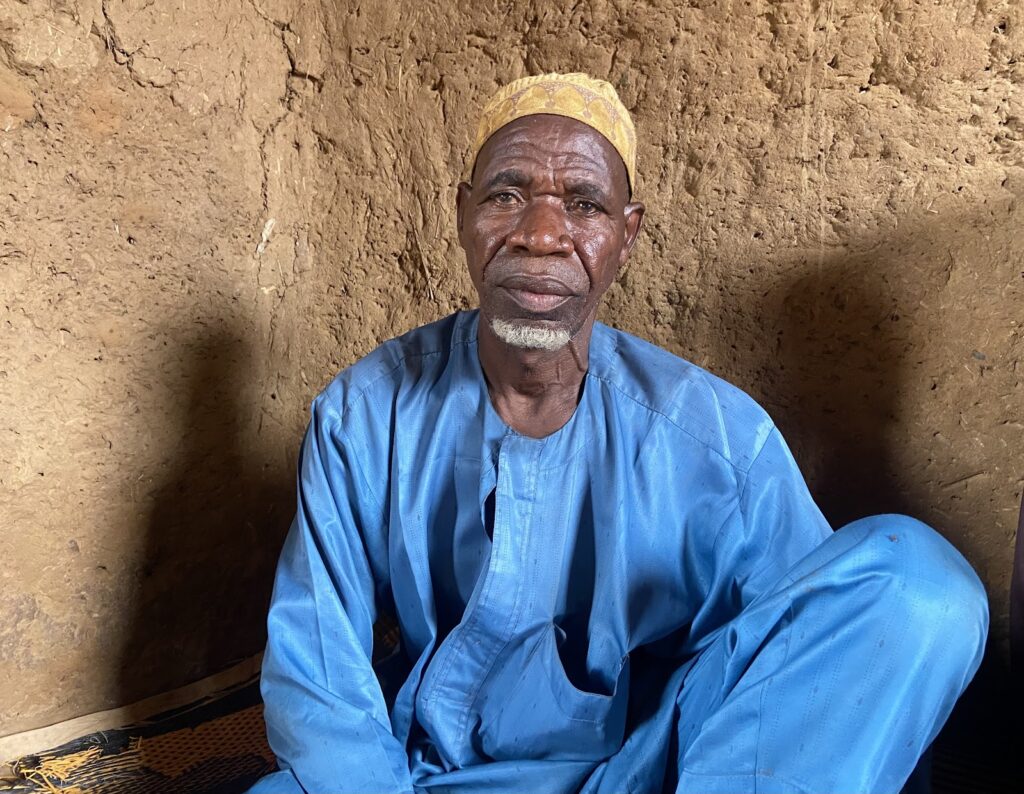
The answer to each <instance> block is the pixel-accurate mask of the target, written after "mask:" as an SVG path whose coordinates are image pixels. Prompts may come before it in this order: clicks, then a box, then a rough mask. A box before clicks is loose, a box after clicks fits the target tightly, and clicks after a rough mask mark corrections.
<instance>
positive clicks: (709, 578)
mask: <svg viewBox="0 0 1024 794" xmlns="http://www.w3.org/2000/svg"><path fill="white" fill-rule="evenodd" d="M635 149H636V146H635V136H634V131H633V125H632V122H631V120H630V118H629V114H628V113H627V111H626V109H625V108H624V107H623V106H622V104H621V103H620V102H619V100H618V97H617V96H616V95H615V92H614V90H613V89H612V88H611V86H610V85H608V84H607V83H604V82H601V81H597V80H592V79H590V78H588V77H586V76H584V75H578V74H570V75H543V76H539V77H528V78H524V79H522V80H518V81H516V82H514V83H512V84H510V85H508V86H506V87H504V88H503V89H502V90H500V91H499V92H498V94H497V95H496V96H495V97H494V98H493V99H492V100H491V102H490V103H489V104H488V105H487V107H486V109H485V110H484V112H483V115H482V119H481V121H480V127H479V132H478V135H477V139H476V147H475V164H474V167H473V172H472V176H471V181H470V182H466V183H463V184H461V185H459V190H458V231H459V240H460V242H461V244H462V247H463V249H464V250H465V254H466V261H467V264H468V266H469V272H470V274H471V276H472V280H473V284H474V286H475V287H476V290H477V292H478V294H479V297H480V309H479V311H474V312H464V313H458V314H456V315H453V316H451V317H448V318H446V319H443V320H440V321H438V322H436V323H434V324H432V325H428V326H425V327H423V328H418V329H416V330H414V331H411V332H409V333H407V334H406V335H405V336H402V337H399V338H398V339H394V340H392V341H390V342H387V343H385V344H384V345H382V346H381V347H380V348H378V349H377V350H376V351H374V352H373V353H371V354H370V355H369V356H367V357H366V358H364V359H363V360H362V361H359V362H358V363H356V364H355V365H353V366H352V367H350V368H349V369H347V370H345V371H344V372H342V373H341V375H339V376H338V377H337V378H336V379H335V380H334V382H333V383H331V384H330V385H329V386H328V387H327V389H326V390H325V391H324V392H323V394H321V395H320V396H319V397H318V398H317V399H316V400H315V401H314V403H313V408H312V418H311V422H310V426H309V431H308V433H307V435H306V438H305V442H304V444H303V447H302V454H301V462H300V466H299V494H298V500H299V505H298V514H297V516H296V518H295V522H294V524H293V526H292V529H291V533H290V535H289V537H288V540H287V542H286V544H285V547H284V550H283V552H282V555H281V561H280V565H279V568H278V573H277V580H276V584H275V590H274V598H273V604H272V606H271V610H270V617H269V642H268V645H267V653H266V657H265V660H264V665H263V694H264V698H265V701H266V719H267V726H268V734H269V738H270V743H271V746H272V747H273V749H274V752H275V753H276V754H277V756H278V759H279V761H280V767H281V771H279V772H277V773H275V774H273V775H271V776H269V777H267V778H264V779H263V780H262V781H260V782H259V783H258V784H257V785H256V787H255V788H254V789H253V791H255V792H280V793H281V794H284V793H285V792H313V793H315V794H323V793H326V792H360V793H362V794H365V793H367V792H413V791H416V792H455V791H465V792H475V791H481V792H483V791H487V792H559V793H561V792H608V793H609V794H617V793H619V792H660V791H680V792H748V791H749V792H753V791H758V792H791V791H803V792H814V794H821V793H822V792H873V793H877V792H886V791H892V792H894V791H898V790H899V788H900V787H901V785H902V784H903V782H904V780H905V779H906V778H907V776H908V775H909V774H910V772H911V770H912V769H913V767H914V764H915V761H916V760H917V758H918V756H919V755H920V753H921V752H922V751H923V750H924V748H926V747H927V746H928V744H929V743H930V742H931V740H932V739H933V738H934V736H935V734H936V732H937V731H938V729H939V727H940V726H941V725H942V723H943V722H944V720H945V719H946V717H947V716H948V714H949V711H950V709H951V708H952V705H953V703H954V701H955V700H956V698H957V697H958V696H959V694H960V693H961V692H962V690H963V688H964V687H965V686H966V684H967V682H968V681H969V680H970V678H971V676H972V675H973V674H974V671H975V669H976V668H977V665H978V663H979V661H980V656H981V653H982V646H983V644H984V639H985V634H986V630H987V621H988V616H987V608H986V601H985V595H984V592H983V590H982V587H981V585H980V584H979V582H978V580H977V578H976V577H975V575H974V573H973V572H972V571H971V569H970V567H969V566H968V565H967V563H966V562H965V561H964V560H963V559H962V558H961V556H960V555H959V554H958V553H957V552H956V551H955V550H954V549H953V548H952V547H951V546H950V545H949V544H947V543H946V542H945V541H944V540H943V539H942V538H941V537H939V536H938V535H937V534H935V533H934V532H932V531H931V530H929V529H928V528H927V527H925V526H923V525H922V524H920V523H918V522H916V521H914V520H912V519H909V518H905V517H901V516H884V517H875V518H870V519H864V520H861V521H858V522H856V523H854V524H851V525H849V526H847V527H845V528H843V529H841V530H839V531H838V532H835V533H833V532H832V530H831V528H830V527H829V525H828V524H827V522H826V521H825V519H824V518H823V517H822V515H821V513H820V512H819V510H818V508H817V507H816V506H815V504H814V502H813V500H812V499H811V497H810V495H809V494H808V491H807V487H806V486H805V484H804V481H803V479H802V477H801V476H800V472H799V471H798V469H797V466H796V464H795V463H794V461H793V458H792V456H791V455H790V453H789V451H788V449H787V448H786V445H785V443H784V442H783V440H782V437H781V436H780V434H779V431H778V430H777V429H776V428H775V427H774V425H773V424H772V421H771V419H769V418H768V416H767V415H766V414H765V413H764V411H762V410H761V408H759V407H758V406H757V405H756V404H755V403H754V402H753V401H752V400H751V399H750V398H749V397H747V396H746V395H745V394H743V393H742V392H741V391H739V390H738V389H736V388H734V387H733V386H730V385H729V384H727V383H724V382H723V381H721V380H719V379H718V378H716V377H714V376H713V375H711V374H709V373H707V372H705V371H703V370H701V369H700V368H698V367H696V366H694V365H692V364H689V363H687V362H685V361H682V360H680V359H678V358H676V357H675V356H672V355H670V354H669V353H666V352H665V351H663V350H660V349H658V348H656V347H653V346H652V345H650V344H648V343H646V342H643V341H641V340H639V339H636V338H634V337H632V336H629V335H628V334H625V333H622V332H620V331H616V330H613V329H611V328H609V327H607V326H604V325H602V324H600V323H597V322H595V315H596V312H597V309H598V305H599V303H600V300H601V297H602V295H603V294H604V292H605V291H606V290H607V289H608V287H609V285H610V284H611V283H612V281H613V279H614V278H615V275H616V273H617V272H618V270H619V268H620V267H621V266H622V265H623V263H624V262H625V261H626V258H627V257H628V256H629V253H630V251H631V250H632V248H633V244H634V242H635V241H636V238H637V234H638V233H639V230H640V224H641V221H642V219H643V214H644V207H643V205H642V204H640V203H638V202H636V201H633V200H632V198H631V191H632V189H633V187H634V186H635V184H636V181H635V176H636V175H635V167H634V161H635ZM382 614H390V615H393V616H394V617H395V619H396V620H397V623H398V626H399V628H400V631H401V649H400V652H399V653H398V654H397V655H396V656H395V657H394V658H393V659H392V660H391V661H390V665H391V669H390V670H389V672H388V674H387V675H385V676H380V677H379V676H378V674H377V673H375V670H374V668H373V667H372V666H371V656H372V651H373V648H372V645H373V626H374V623H375V622H376V621H377V620H378V617H379V616H381V615H382ZM382 681H383V682H384V683H385V686H384V687H383V688H382V685H381V682H382ZM389 683H394V686H389V685H388V684H389Z"/></svg>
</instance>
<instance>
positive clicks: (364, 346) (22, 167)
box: [0, 0, 1024, 735]
mask: <svg viewBox="0 0 1024 794" xmlns="http://www.w3.org/2000/svg"><path fill="white" fill-rule="evenodd" d="M403 5H405V6H406V7H405V8H400V7H399V4H393V3H387V2H365V3H357V2H354V1H353V2H347V3H345V2H342V3H337V2H323V3H318V2H312V1H309V2H299V0H220V1H219V2H216V3H196V2H187V1H186V0H161V1H160V2H155V3H154V2H151V0H124V1H123V2H122V1H119V0H102V2H101V0H2V2H0V299H2V300H0V406H2V411H3V414H2V418H0V516H2V524H0V680H3V681H5V682H7V683H6V685H5V686H4V687H3V688H0V735H2V734H4V733H9V732H13V731H16V730H21V729H26V728H29V727H33V726H37V725H42V724H46V723H50V722H54V721H56V720H60V719H63V718H67V717H71V716H75V715H79V714H83V713H87V712H90V711H94V710H97V709H101V708H105V707H109V706H113V705H116V704H119V703H125V702H128V701H131V700H134V699H137V698H140V697H142V696H145V695H149V694H153V693H156V692H159V691H164V690H166V689H169V688H171V687H174V686H177V685H180V684H183V683H185V682H188V681H190V680H194V679H196V678H199V677H201V676H203V675H205V674H207V673H210V672H213V671H215V670H217V669H220V668H222V667H224V666H225V665H227V664H228V663H230V662H231V661H232V660H234V659H237V658H240V657H243V656H246V655H248V654H251V653H254V652H256V651H257V650H259V649H260V648H261V646H262V643H263V631H264V629H263V617H264V612H265V608H266V603H267V599H268V597H269V590H270V579H271V575H272V569H273V563H274V560H275V558H276V554H277V551H278V549H279V546H280V542H281V540H282V538H283V534H284V532H285V531H286V529H287V524H288V522H289V520H290V514H291V511H292V509H293V496H292V490H293V474H292V469H293V465H294V457H295V452H296V449H297V445H298V443H299V440H300V435H301V432H302V428H303V426H304V423H305V418H306V406H307V405H308V402H309V400H310V399H311V398H312V397H313V396H314V395H315V394H316V393H317V392H318V391H319V389H320V388H322V386H323V385H324V384H325V383H326V382H327V381H328V380H329V379H330V378H331V377H332V375H333V374H334V373H335V372H336V371H337V370H338V369H340V368H341V367H344V366H345V365H347V364H348V363H350V362H352V361H353V360H354V359H356V358H357V357H358V356H360V355H361V354H363V353H365V352H367V351H368V350H370V349H371V348H372V347H373V346H374V345H376V344H377V343H378V342H379V341H381V340H383V339H385V338H387V337H389V336H392V335H394V334H395V333H398V332H401V331H403V330H406V329H408V328H410V327H412V326H414V325H416V324H419V323H422V322H426V321H428V320H431V319H434V318H436V317H439V316H441V315H443V314H446V313H448V312H451V311H453V310H455V309H457V308H460V307H467V306H470V305H472V295H471V291H470V284H469V280H468V278H467V277H466V276H465V274H464V273H463V268H462V261H461V257H460V252H459V250H458V247H457V244H456V239H455V235H454V233H453V228H454V188H455V185H456V184H457V182H458V179H459V177H460V174H461V173H462V169H463V166H464V162H465V157H466V153H467V150H468V147H469V143H470V137H471V132H472V128H473V124H474V123H475V121H474V120H475V112H476V110H477V109H478V108H479V107H480V105H481V104H482V102H483V101H485V99H486V97H487V96H488V95H489V94H490V92H491V91H493V89H494V88H495V87H496V86H497V85H499V84H501V83H504V82H506V81H508V80H509V79H512V78H514V77H517V76H520V75H523V74H526V73H536V72H540V71H548V70H585V71H589V72H591V73H593V74H595V75H598V76H601V77H606V78H608V79H610V80H611V81H612V82H613V83H614V84H615V85H616V86H617V87H618V89H619V91H620V93H621V95H622V97H623V99H624V101H625V102H626V104H627V105H628V106H629V107H630V108H631V110H632V111H633V113H634V114H635V118H636V122H637V125H638V130H639V135H640V140H641V146H640V157H639V169H640V180H639V189H638V195H639V196H640V197H641V198H642V199H643V200H645V201H646V202H647V204H648V216H647V225H646V229H645V231H644V233H643V235H642V239H641V242H640V244H639V246H638V251H637V254H636V256H635V260H634V261H633V262H632V263H631V265H630V266H629V267H628V268H627V270H626V271H625V272H624V273H623V274H622V276H621V278H620V279H619V282H618V283H617V284H616V285H615V286H614V287H613V288H612V291H611V293H610V295H609V299H608V302H607V306H606V310H605V312H604V316H603V319H605V320H606V321H607V322H610V323H612V324H614V325H617V326H619V327H622V328H624V329H626V330H629V331H632V332H634V333H637V334H640V335H642V336H645V337H647V338H649V339H651V340H653V341H655V342H656V343H658V344H661V345H663V346H665V347H666V348H668V349H670V350H672V351H674V352H676V353H679V354H681V355H683V356H686V357H688V358H690V359H692V360H694V361H696V362H697V363H699V364H701V365H703V366H706V367H708V368H710V369H711V370H713V371H715V372H717V373H719V374H721V375H723V376H724V377H726V378H728V379H731V380H732V381H733V382H735V383H737V384H738V385H740V386H742V387H744V388H745V389H747V390H748V391H750V392H751V393H752V394H753V395H754V396H755V397H757V398H758V399H760V400H761V401H762V403H763V404H764V405H765V406H766V407H767V408H768V410H769V411H770V412H771V413H772V414H773V415H774V416H775V418H776V420H777V421H778V423H779V425H780V426H781V427H782V429H783V431H784V432H785V434H786V436H787V438H788V439H789V440H790V442H791V445H792V446H793V448H794V451H795V454H796V455H797V458H798V460H799V461H800V463H801V465H802V466H803V467H804V469H805V472H806V474H807V475H808V478H809V481H810V483H811V485H812V489H813V490H814V491H815V493H816V494H817V495H818V497H819V499H820V501H821V503H822V505H823V507H824V509H825V510H826V512H827V514H828V515H829V516H830V518H831V519H832V520H833V521H834V523H836V524H841V523H843V522H845V521H846V520H848V519H851V518H853V517H856V516H858V515H863V514H867V513H873V512H880V511H884V510H901V511H906V512H910V513H912V514H914V515H916V516H919V517H921V518H923V519H925V520H927V521H929V522H930V523H932V524H933V525H934V526H935V527H936V528H937V529H939V530H940V531H941V532H942V533H944V534H945V535H946V536H947V537H948V538H949V539H950V540H951V541H953V542H954V543H955V544H956V545H957V546H958V547H959V548H960V549H961V550H962V551H963V552H964V553H965V554H966V555H967V556H968V557H969V558H970V560H971V561H972V562H973V564H974V565H975V566H976V567H977V569H978V571H979V572H980V574H981V575H982V577H983V578H984V580H985V581H986V584H987V586H988V588H989V592H990V596H991V604H992V611H993V618H994V631H995V635H996V637H997V638H1004V637H1005V632H1006V619H1007V618H1006V615H1007V590H1008V584H1009V571H1010V559H1011V549H1012V533H1013V529H1014V527H1015V521H1016V511H1017V507H1018V505H1019V504H1020V499H1021V491H1022V481H1024V454H1022V453H1024V424H1022V423H1024V383H1022V381H1024V366H1022V363H1021V360H1022V356H1024V340H1022V328H1021V323H1022V322H1024V310H1022V306H1024V301H1022V298H1024V251H1022V242H1021V234H1020V231H1019V230H1020V229H1021V227H1022V223H1024V167H1022V164H1024V6H1022V4H1020V3H1017V2H1013V0H970V1H968V0H945V1H944V2H912V1H911V0H895V1H892V2H889V1H887V2H861V0H834V1H830V2H826V3H812V2H773V3H769V2H765V0H751V1H750V2H725V1H724V0H723V1H722V2H714V1H713V0H708V1H707V2H697V1H696V0H695V1H694V2H690V3H670V2H661V1H656V2H648V3H623V2H600V1H596V2H581V3H575V4H572V5H571V9H569V10H559V9H556V8H555V7H554V4H549V3H543V2H480V3H472V4H463V5H461V6H459V7H458V8H454V7H453V6H452V4H450V3H448V2H438V1H436V0H422V2H417V3H410V4H403ZM997 644H998V643H997ZM997 654H998V648H997Z"/></svg>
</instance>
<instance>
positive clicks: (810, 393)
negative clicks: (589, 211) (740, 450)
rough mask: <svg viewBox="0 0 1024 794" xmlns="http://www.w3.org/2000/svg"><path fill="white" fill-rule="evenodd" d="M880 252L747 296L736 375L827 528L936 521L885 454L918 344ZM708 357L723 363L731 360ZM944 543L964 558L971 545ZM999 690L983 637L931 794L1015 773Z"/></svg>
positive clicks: (997, 652)
mask: <svg viewBox="0 0 1024 794" xmlns="http://www.w3.org/2000/svg"><path fill="white" fill-rule="evenodd" d="M886 247H889V246H886ZM882 250H883V247H881V246H879V247H877V248H875V250H874V251H873V252H872V253H871V255H870V256H864V255H854V256H851V257H849V258H842V257H839V258H831V259H826V260H825V261H823V262H817V261H804V262H802V263H800V265H799V266H798V267H796V268H791V269H788V272H793V271H794V270H795V271H797V275H795V276H794V277H792V278H790V279H789V280H788V281H786V282H784V283H782V284H781V285H774V286H770V287H766V289H765V290H762V291H760V292H759V293H758V294H761V295H765V296H766V297H765V299H764V301H763V303H762V304H761V305H760V306H753V307H751V317H750V318H749V322H750V323H751V327H749V328H747V332H748V333H750V334H751V335H752V336H751V338H752V339H754V340H755V344H754V345H752V346H748V347H749V349H750V350H751V351H752V353H751V360H750V361H749V362H748V363H750V364H753V365H754V366H752V367H750V368H748V370H747V371H748V372H749V371H750V370H751V369H756V371H757V372H758V373H759V382H758V383H757V384H754V385H752V388H751V390H752V391H753V392H754V393H755V395H756V396H757V397H758V398H759V400H760V401H761V402H762V403H763V404H764V405H765V407H766V408H767V409H768V410H769V412H770V413H771V414H772V416H773V418H774V419H775V420H776V422H777V424H778V425H779V427H780V429H781V430H782V432H783V435H784V437H785V438H786V439H787V441H788V442H789V443H790V445H791V446H792V448H793V450H794V455H795V456H796V458H797V460H798V461H799V463H800V466H801V469H802V470H803V471H804V474H805V476H806V477H807V480H808V483H809V485H810V488H811V490H812V492H813V494H814V497H815V500H816V501H817V502H818V504H819V506H820V507H821V509H822V512H823V513H824V514H825V516H826V517H827V518H828V520H829V521H830V523H831V524H832V525H833V526H834V527H837V528H838V527H841V526H843V525H845V524H847V523H849V522H850V521H852V520H855V519H857V518H860V517H863V516H866V515H874V514H879V513H889V512H898V513H906V514H908V515H912V516H915V517H918V518H922V519H924V520H929V518H930V517H932V518H934V517H935V516H936V515H937V513H936V508H937V506H936V505H933V504H930V500H929V498H928V496H927V495H926V493H925V489H924V487H923V486H922V485H921V484H919V483H915V481H914V474H913V473H908V472H904V471H901V470H900V464H899V462H898V456H897V454H896V453H897V450H898V446H897V445H899V444H901V443H903V441H902V440H901V439H902V436H901V435H900V433H902V432H903V431H902V430H900V427H899V426H900V425H904V424H906V423H907V420H908V417H901V416H900V408H901V406H900V402H901V393H902V392H903V391H904V389H905V387H909V386H910V385H911V384H909V383H908V382H907V379H908V375H909V373H910V372H911V365H912V364H913V362H910V361H907V360H906V358H907V354H908V352H909V351H910V350H912V349H914V348H917V349H920V348H922V347H924V345H923V340H921V339H920V338H919V336H920V334H921V333H922V331H921V330H920V329H917V330H915V328H914V323H913V320H912V318H910V317H909V316H904V313H903V312H902V311H901V306H916V305H917V301H918V300H919V299H920V296H913V295H911V296H909V298H908V296H907V295H906V294H900V295H897V294H896V293H895V291H894V290H892V289H891V287H890V285H889V283H888V282H887V280H886V274H887V273H890V272H896V271H894V270H893V268H895V267H896V262H895V261H887V259H886V258H885V256H884V255H877V254H876V252H879V251H882ZM896 258H897V257H895V256H894V257H893V260H895V259H896ZM783 272H787V269H786V268H783ZM901 288H903V289H905V288H906V285H901ZM773 339H774V342H773V341H772V340H773ZM761 340H763V342H762V341H761ZM915 343H917V344H916V345H915ZM715 356H716V358H717V360H719V361H728V360H729V356H732V357H733V358H735V357H736V352H735V349H733V350H731V351H721V350H719V351H715ZM954 540H955V541H956V544H957V545H958V546H960V549H961V551H962V552H963V553H964V554H965V556H967V557H968V558H970V557H972V556H973V555H972V548H971V547H970V546H971V543H972V538H970V537H969V536H964V535H963V534H961V535H960V536H958V537H956V538H955V539H954ZM993 611H994V612H995V610H993ZM1010 691H1011V687H1010V671H1009V668H1008V664H1007V659H1006V653H1005V649H1003V648H1000V647H998V646H997V645H996V644H995V643H993V642H992V639H991V636H990V640H989V645H988V647H987V649H986V655H985V659H984V661H983V662H982V667H981V669H980V670H979V672H978V674H977V676H976V677H975V679H974V682H973V683H972V684H971V686H970V687H969V688H968V690H967V692H966V693H965V694H964V696H963V697H962V698H961V700H960V702H959V703H958V705H957V707H956V709H955V710H954V713H953V715H952V717H951V718H950V721H949V723H948V724H947V726H946V728H945V729H944V730H943V732H942V733H941V734H940V736H939V737H938V739H937V740H936V745H935V746H936V752H935V754H934V759H933V760H934V768H935V773H934V782H935V791H936V794H941V792H944V791H947V790H956V791H960V790H966V789H960V788H955V787H954V788H948V783H949V781H950V780H952V778H953V777H955V776H956V775H961V776H962V775H963V774H965V773H966V774H969V775H971V776H972V777H973V783H972V786H974V787H973V788H971V790H973V791H982V790H986V791H987V790H990V789H988V788H986V787H985V784H984V781H988V780H1003V779H1005V780H1011V779H1013V776H1014V775H1016V774H1018V773H1019V771H1020V770H1019V769H1018V768H1017V767H1018V760H1017V757H1016V755H1015V752H1014V751H1013V749H1012V746H1013V743H1014V741H1015V739H1014V737H1015V734H1016V733H1017V732H1018V731H1019V730H1020V728H1019V726H1017V725H1016V724H1015V722H1016V720H1015V717H1014V714H1013V712H1012V703H1011V700H1010V698H1009V697H1008V695H1009V692H1010ZM944 778H945V781H946V784H944V782H943V780H944ZM991 790H993V791H995V790H999V791H1002V790H1004V789H1003V788H993V789H991Z"/></svg>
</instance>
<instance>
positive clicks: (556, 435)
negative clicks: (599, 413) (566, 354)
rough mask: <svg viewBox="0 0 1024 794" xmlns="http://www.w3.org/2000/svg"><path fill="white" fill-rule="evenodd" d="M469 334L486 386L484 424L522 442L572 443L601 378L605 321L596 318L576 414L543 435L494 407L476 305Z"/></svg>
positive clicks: (475, 366)
mask: <svg viewBox="0 0 1024 794" xmlns="http://www.w3.org/2000/svg"><path fill="white" fill-rule="evenodd" d="M466 330H467V334H466V338H467V339H468V341H469V342H470V343H471V344H472V346H473V349H472V351H469V356H468V358H469V362H468V363H469V367H470V373H471V375H472V376H473V378H474V379H475V380H476V382H477V383H478V384H479V388H481V389H482V390H483V394H482V399H481V402H482V403H483V406H484V412H485V417H484V424H485V425H491V424H493V425H495V426H497V427H500V428H502V429H503V430H504V433H503V436H504V437H505V438H510V437H511V438H515V439H516V440H517V441H518V442H519V443H521V444H524V445H526V444H537V445H540V446H541V447H545V446H549V445H550V446H552V447H556V446H561V445H563V444H566V443H570V444H571V439H572V437H573V436H574V435H575V427H576V425H577V424H580V423H581V422H584V421H585V420H583V419H581V418H580V417H581V415H584V414H591V413H592V411H591V409H592V407H593V406H592V401H593V392H594V390H595V388H596V385H597V384H596V383H595V381H596V380H599V379H600V378H599V377H597V376H594V375H593V374H592V371H593V369H594V359H595V355H594V354H595V352H597V348H598V343H599V338H600V337H603V334H602V333H601V332H602V331H603V328H601V323H599V322H597V321H595V322H594V327H593V330H592V332H591V335H590V348H589V350H588V365H587V371H586V372H585V373H584V374H583V384H582V388H581V390H580V391H581V394H580V399H579V401H578V402H577V403H576V407H575V409H573V412H572V416H570V417H569V419H568V421H567V422H566V423H565V424H564V425H562V426H561V427H560V428H558V429H557V430H555V431H554V432H553V433H549V434H548V435H546V436H543V437H541V438H535V437H533V436H527V435H524V434H523V433H520V432H519V431H518V430H516V429H515V428H513V427H511V426H510V425H509V424H508V423H507V422H506V421H505V420H504V419H502V418H501V414H499V413H498V410H497V409H496V408H495V407H494V403H493V402H492V401H491V394H490V391H489V390H488V388H487V378H486V377H485V375H484V370H483V365H482V364H481V363H480V336H479V334H480V310H479V309H476V310H474V311H473V312H471V313H470V317H469V318H468V323H467V328H466Z"/></svg>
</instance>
